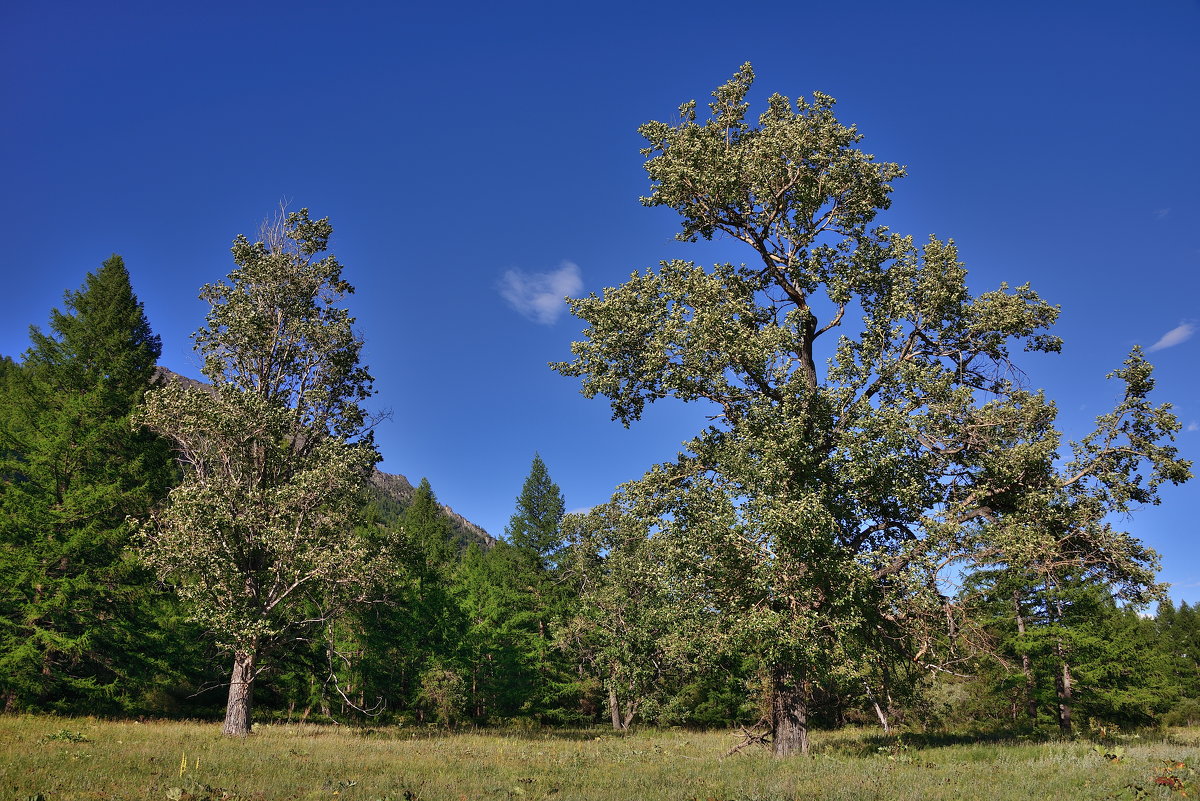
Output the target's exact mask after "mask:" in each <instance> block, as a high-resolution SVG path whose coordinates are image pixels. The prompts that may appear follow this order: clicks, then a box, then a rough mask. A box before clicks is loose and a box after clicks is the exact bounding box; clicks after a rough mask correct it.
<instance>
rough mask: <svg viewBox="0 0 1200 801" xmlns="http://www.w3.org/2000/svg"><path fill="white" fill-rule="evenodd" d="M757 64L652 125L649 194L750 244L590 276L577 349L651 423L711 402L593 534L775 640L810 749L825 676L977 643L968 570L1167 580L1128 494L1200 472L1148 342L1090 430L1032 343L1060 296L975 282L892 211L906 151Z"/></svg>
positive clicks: (710, 630)
mask: <svg viewBox="0 0 1200 801" xmlns="http://www.w3.org/2000/svg"><path fill="white" fill-rule="evenodd" d="M753 79H754V74H753V71H752V70H751V68H750V65H749V64H746V65H744V66H743V67H742V68H741V69H740V70H739V71H738V72H737V73H736V74H735V75H734V76H733V78H732V79H731V80H730V81H729V82H728V83H726V84H724V85H723V86H720V87H718V88H717V90H716V91H714V92H713V98H714V99H713V102H712V103H710V104H709V108H710V111H711V113H710V115H709V117H708V119H707V120H704V121H703V122H699V121H698V119H697V111H696V103H695V102H694V101H692V102H689V103H685V104H684V105H683V106H681V107H680V109H679V117H678V121H677V122H674V123H664V122H649V123H646V124H645V125H643V126H642V127H641V129H640V133H641V134H642V136H643V137H644V138H645V139H646V141H647V147H646V148H645V149H644V150H643V151H642V152H643V155H645V156H647V157H649V158H648V160H647V161H646V163H645V167H646V171H647V173H648V175H649V178H650V181H651V191H650V194H649V195H648V196H646V197H644V198H643V203H644V204H646V205H648V206H664V207H667V208H670V209H673V210H675V211H676V212H678V214H679V216H680V218H681V226H682V227H681V230H680V232H679V233H678V234H677V235H676V236H677V238H678V239H680V240H682V241H687V242H694V241H696V240H697V239H700V238H704V239H711V238H712V237H713V236H715V235H721V236H724V237H727V238H729V239H731V240H733V241H736V242H741V243H743V244H744V245H745V246H746V251H745V252H746V254H747V257H748V261H747V262H746V263H742V264H731V263H727V264H716V265H714V266H712V267H711V268H706V267H703V266H701V265H697V264H696V263H693V262H688V261H671V262H663V263H662V264H661V265H659V267H658V268H655V269H647V270H645V271H643V272H640V273H634V274H633V275H632V276H631V277H630V278H629V280H628V281H627V282H626V283H624V284H622V285H621V286H619V287H615V288H609V289H606V290H605V291H604V292H603V295H602V296H596V295H591V296H589V297H585V298H578V299H574V300H572V301H571V309H572V312H573V313H574V314H575V315H576V316H578V317H579V318H580V319H581V320H583V321H584V322H585V323H586V324H587V328H586V330H585V331H584V337H585V338H584V339H583V340H581V341H578V342H575V343H574V344H573V345H572V352H573V354H574V359H573V360H572V361H570V362H564V363H560V364H557V365H555V369H557V370H558V371H559V372H560V373H562V374H564V375H567V376H573V377H578V378H580V379H581V382H582V391H583V394H584V395H586V396H587V397H594V396H597V395H599V396H603V397H604V398H606V399H607V400H608V402H609V404H610V406H611V409H612V413H613V417H614V419H616V420H619V421H620V422H621V423H623V424H624V425H626V426H628V425H630V424H632V423H634V422H636V421H638V420H639V419H640V418H641V417H642V414H643V411H644V409H645V407H646V406H647V405H648V404H652V403H654V402H656V401H658V400H661V399H664V398H674V399H677V400H680V401H683V402H685V403H697V404H701V405H703V406H704V407H705V408H706V409H707V410H708V411H709V412H710V414H709V416H708V419H709V420H711V421H712V422H711V423H710V424H709V425H707V426H705V427H704V428H703V429H702V430H701V431H699V432H698V433H697V434H696V436H695V437H694V438H693V439H691V440H690V441H689V442H687V443H686V448H685V451H684V452H683V453H681V454H679V456H678V458H677V459H676V460H674V461H670V462H667V463H664V464H660V465H656V466H653V467H651V468H650V469H649V470H648V472H647V473H646V474H645V475H644V477H642V478H641V479H639V480H637V481H633V482H630V483H628V484H626V485H624V486H622V487H621V488H620V490H619V491H618V493H617V495H616V496H615V497H614V499H613V502H612V504H611V506H610V507H609V508H608V509H606V510H603V511H602V512H600V513H598V514H597V515H596V521H595V523H596V525H597V526H600V527H605V526H607V527H608V528H609V531H608V532H607V533H606V534H605V535H603V537H602V539H601V545H600V547H598V548H595V549H594V550H595V553H596V555H597V561H599V562H604V561H609V560H614V559H619V560H623V561H628V562H629V563H630V564H629V566H628V567H622V568H621V569H622V570H626V571H628V575H627V576H621V575H619V574H618V573H616V572H614V571H607V572H605V571H603V570H602V571H601V574H602V575H605V576H607V577H608V578H609V579H612V578H613V577H614V576H616V578H615V586H614V588H613V589H614V592H615V593H617V594H620V593H622V592H625V593H627V594H628V592H629V590H630V588H631V587H632V586H633V585H632V582H636V583H637V584H639V585H641V584H648V585H653V587H652V588H649V589H645V588H643V587H641V586H638V587H637V592H638V593H646V594H648V595H649V596H650V597H651V598H652V603H651V604H650V605H647V604H646V603H645V602H644V601H642V600H640V599H638V598H633V597H630V598H628V607H627V608H632V609H636V610H638V611H639V612H641V611H643V610H646V609H648V608H649V606H653V607H656V608H655V609H654V611H653V614H654V615H655V616H657V617H663V616H664V615H665V617H667V618H668V619H666V620H660V621H658V623H657V625H660V626H661V627H662V628H663V629H664V630H666V631H669V632H671V633H672V635H673V636H675V637H676V638H677V639H682V642H680V643H679V644H678V646H682V648H683V650H684V651H685V652H686V653H687V654H688V656H689V658H690V659H691V660H695V659H698V658H700V657H702V656H707V655H711V654H713V653H714V652H715V653H718V654H721V653H723V654H726V655H730V656H732V655H737V654H747V655H750V656H752V657H753V658H754V659H755V660H756V661H757V663H758V665H759V670H760V671H761V673H762V678H763V681H764V685H765V687H766V698H767V700H768V702H769V709H768V710H767V713H766V715H765V723H766V724H767V726H768V728H769V730H770V734H771V738H772V743H773V747H774V750H775V753H776V754H777V755H778V756H786V755H788V754H791V753H794V752H797V751H800V752H803V751H805V750H807V736H808V720H809V716H810V714H811V712H812V707H813V705H814V704H815V703H818V702H819V700H820V697H821V696H822V695H824V694H829V693H832V692H835V691H836V690H837V688H839V687H842V686H862V687H863V688H864V691H866V692H868V693H869V694H872V695H874V696H876V697H878V696H879V695H882V694H886V693H888V692H889V691H890V687H887V686H884V681H885V680H886V677H884V676H882V675H880V674H879V672H878V669H877V668H878V665H880V663H881V662H882V661H886V660H888V659H894V658H895V659H908V660H910V661H912V662H916V663H918V664H921V665H923V666H926V667H928V668H929V669H931V670H944V669H947V668H948V666H950V665H952V664H954V663H958V662H961V661H962V660H964V659H966V658H969V657H970V649H971V648H972V647H973V646H974V645H975V644H976V643H975V642H972V641H971V640H969V639H965V638H963V637H959V636H956V631H957V630H958V629H959V628H961V627H962V623H961V622H956V618H961V617H962V616H963V608H962V606H961V604H955V603H953V602H952V601H951V599H949V598H947V597H946V596H945V595H944V594H943V592H942V589H941V588H944V587H946V586H950V585H951V584H952V583H953V581H954V579H955V578H956V577H957V576H959V575H961V574H963V573H966V574H970V573H971V572H973V571H975V570H980V569H990V568H993V567H994V566H997V565H1003V566H1005V567H1007V568H1009V569H1013V570H1031V571H1035V572H1041V573H1043V574H1045V575H1047V576H1058V575H1060V574H1061V573H1063V572H1064V571H1071V570H1075V571H1081V572H1083V573H1085V574H1086V576H1087V577H1088V578H1089V579H1096V580H1101V581H1104V582H1107V583H1109V584H1111V585H1112V586H1113V587H1114V588H1116V590H1117V591H1118V592H1120V593H1121V594H1122V596H1123V597H1125V598H1127V599H1130V600H1133V601H1144V600H1146V599H1148V598H1151V597H1154V594H1155V591H1156V587H1155V585H1154V573H1155V569H1156V566H1157V563H1156V556H1155V554H1154V553H1153V552H1151V551H1149V550H1148V549H1147V548H1145V547H1144V546H1143V545H1142V544H1141V543H1139V542H1137V540H1136V539H1134V538H1133V537H1131V536H1129V535H1128V534H1126V533H1124V532H1121V531H1117V530H1114V529H1113V528H1112V526H1111V525H1110V522H1109V521H1110V519H1111V518H1110V515H1112V514H1114V513H1125V512H1128V511H1129V510H1130V509H1131V508H1132V506H1134V505H1137V504H1145V503H1155V502H1157V499H1158V495H1157V489H1158V487H1159V486H1160V485H1161V484H1162V483H1163V482H1175V483H1178V482H1181V481H1184V480H1186V479H1187V478H1188V477H1190V472H1189V464H1188V463H1187V462H1186V461H1184V460H1182V459H1180V458H1179V457H1178V454H1177V452H1176V449H1175V448H1174V446H1173V445H1172V444H1171V443H1172V440H1173V435H1174V434H1175V432H1177V431H1178V430H1179V423H1178V421H1177V420H1176V419H1175V417H1174V415H1173V414H1172V413H1171V412H1170V410H1169V407H1167V406H1162V407H1155V406H1153V405H1151V404H1150V402H1149V400H1148V397H1149V394H1150V392H1151V391H1152V389H1153V386H1154V383H1153V379H1152V377H1151V368H1150V366H1149V364H1148V363H1147V362H1146V361H1145V359H1144V358H1143V357H1142V354H1141V352H1140V350H1138V349H1135V350H1134V352H1133V353H1132V354H1131V355H1130V356H1129V359H1128V360H1127V361H1126V363H1125V366H1124V368H1123V369H1120V370H1117V371H1115V372H1114V374H1113V376H1112V377H1113V378H1115V379H1117V380H1119V381H1120V382H1122V384H1123V387H1122V388H1121V389H1120V390H1118V392H1119V393H1120V396H1121V400H1120V402H1119V403H1118V405H1117V406H1116V407H1115V408H1114V410H1113V411H1112V412H1111V413H1109V414H1105V415H1102V416H1100V417H1099V418H1098V419H1097V421H1096V429H1095V431H1094V432H1093V433H1091V434H1089V435H1088V436H1086V437H1084V438H1083V439H1082V440H1080V441H1079V442H1077V443H1070V444H1069V445H1068V444H1067V443H1064V442H1063V441H1062V437H1061V434H1060V432H1059V431H1057V430H1056V429H1055V427H1054V422H1055V417H1056V413H1057V412H1056V409H1055V407H1054V404H1053V403H1052V402H1050V401H1049V400H1047V399H1046V398H1045V396H1044V395H1043V394H1042V393H1040V392H1033V391H1030V390H1029V389H1028V388H1027V387H1026V386H1025V385H1024V384H1023V382H1022V381H1021V380H1020V379H1019V378H1018V377H1019V376H1020V375H1021V369H1020V367H1019V365H1018V362H1017V356H1016V354H1018V353H1020V352H1021V351H1024V352H1033V353H1055V352H1057V351H1058V350H1059V348H1060V342H1059V339H1058V338H1057V337H1056V336H1054V335H1052V334H1051V333H1049V328H1050V326H1051V325H1052V324H1053V322H1054V321H1055V319H1056V318H1057V316H1058V308H1057V307H1055V306H1052V305H1050V304H1049V303H1047V302H1046V301H1044V300H1043V299H1042V298H1040V297H1039V296H1038V295H1037V293H1036V292H1034V291H1033V290H1032V289H1031V288H1030V287H1028V286H1022V287H1009V286H1008V285H1006V284H1001V285H1000V286H999V287H998V288H996V289H995V290H992V291H989V292H984V293H981V294H978V295H975V294H972V293H971V291H970V290H969V289H968V286H967V281H966V275H967V271H966V269H965V267H964V266H963V265H962V264H961V263H960V262H959V258H958V252H957V249H956V248H955V246H954V243H953V242H952V241H941V240H938V239H937V238H934V237H930V238H929V240H928V241H927V242H926V244H924V245H923V246H917V245H916V244H915V243H914V241H913V239H912V238H911V237H905V236H901V235H899V234H896V233H893V232H891V231H889V230H888V229H887V228H886V227H883V226H881V225H878V224H877V222H876V216H877V214H879V213H880V212H883V211H884V210H886V209H887V208H888V207H889V206H890V203H891V194H892V189H893V187H892V184H893V182H894V181H896V180H897V179H899V178H900V177H902V176H903V174H904V170H903V168H901V167H900V166H899V165H897V164H894V163H888V162H880V161H877V160H876V159H875V158H874V156H872V155H869V154H867V153H865V152H863V151H862V150H861V149H859V143H860V141H861V139H862V135H861V134H860V133H859V132H858V131H857V130H856V129H855V128H854V127H852V126H847V125H844V124H842V123H841V122H840V121H839V120H838V119H837V118H836V117H835V115H834V100H833V98H831V97H828V96H826V95H822V94H819V93H818V94H815V95H813V97H812V99H811V100H809V99H805V98H800V99H798V100H796V101H795V102H792V101H791V100H790V99H788V98H786V97H784V96H782V95H778V94H776V95H772V96H771V97H770V98H769V99H768V101H767V105H766V109H765V110H764V111H763V113H762V114H761V115H760V116H759V117H758V119H757V121H756V122H752V121H751V120H749V119H747V112H748V110H749V103H748V102H747V101H746V97H747V94H748V92H749V90H750V86H751V84H752V82H753ZM1060 451H1065V453H1063V454H1062V455H1061V456H1060ZM1057 602H1058V599H1055V600H1053V601H1048V603H1051V605H1053V604H1055V603H1057ZM618 603H619V602H618ZM614 611H615V614H616V615H617V617H620V616H621V615H622V614H623V613H622V610H621V608H619V607H618V608H616V609H615V610H606V612H605V616H606V617H607V618H610V619H611V618H612V616H613V614H614ZM1061 617H1062V616H1061V615H1057V616H1056V617H1055V620H1056V621H1057V620H1059V619H1060V618H1061ZM947 624H949V625H947ZM634 628H635V629H636V628H638V626H636V625H635V626H634ZM662 644H663V643H662V641H661V640H660V641H659V642H658V645H659V646H662ZM678 646H677V647H678ZM1056 647H1058V646H1056ZM1063 649H1067V650H1070V649H1069V647H1068V646H1067V645H1066V644H1065V643H1064V645H1063V646H1062V647H1061V648H1060V650H1063ZM1070 684H1071V682H1070V679H1069V677H1064V687H1065V689H1064V697H1065V698H1067V699H1068V700H1069V697H1070ZM1065 728H1067V729H1069V728H1070V725H1069V719H1068V720H1067V725H1066V726H1065Z"/></svg>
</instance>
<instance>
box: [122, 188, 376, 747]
mask: <svg viewBox="0 0 1200 801" xmlns="http://www.w3.org/2000/svg"><path fill="white" fill-rule="evenodd" d="M331 233H332V227H331V226H330V224H329V221H328V219H320V220H313V219H310V217H309V215H308V211H307V209H302V210H300V211H299V212H293V213H290V214H286V215H284V214H283V213H281V214H280V216H279V218H277V220H276V221H275V223H274V224H273V225H267V226H264V230H263V232H262V236H261V238H260V240H259V241H257V242H251V241H250V240H248V239H247V238H246V237H244V236H238V238H237V239H236V240H234V244H233V260H234V262H235V263H236V265H237V267H236V268H235V269H234V270H233V272H231V273H230V274H229V277H228V282H224V281H222V282H218V283H215V284H208V285H206V286H205V287H204V288H203V289H202V290H201V294H200V297H201V298H202V299H204V300H206V301H208V302H209V303H210V304H211V305H212V308H211V310H210V311H209V313H208V317H207V323H206V325H205V326H203V327H202V328H200V330H198V331H197V332H196V334H195V335H194V339H195V343H196V349H197V350H198V351H199V352H200V354H201V355H202V356H203V359H204V367H203V371H204V375H205V376H206V377H207V378H208V380H209V381H210V382H211V384H212V390H211V391H197V390H194V389H188V388H185V387H183V386H182V385H181V384H180V383H179V382H173V383H171V384H170V385H168V386H166V387H163V388H161V389H158V390H155V391H153V392H151V393H149V394H148V395H147V398H146V406H145V410H144V411H143V412H142V414H141V418H140V419H141V421H142V422H143V423H144V424H145V425H146V426H148V427H149V428H150V429H152V430H154V431H156V432H158V433H160V434H161V435H163V436H164V437H166V438H168V439H169V440H170V441H171V442H172V443H174V446H175V450H176V453H177V455H178V458H179V459H180V461H181V462H182V463H183V465H184V471H185V475H184V479H183V482H182V484H181V485H180V486H178V487H177V488H175V489H174V490H173V491H172V492H171V495H170V499H169V503H168V504H167V505H166V507H165V508H163V509H162V510H161V511H160V512H159V513H158V514H157V515H156V516H155V517H154V518H153V519H152V520H151V521H149V523H148V525H146V527H145V533H146V543H145V548H144V554H145V559H146V561H147V562H148V563H149V564H151V565H152V566H153V567H154V568H156V570H157V571H158V573H159V575H160V576H161V577H162V578H163V579H164V580H165V581H168V582H170V583H171V584H173V585H174V586H175V587H176V589H177V591H178V592H179V594H180V596H181V597H182V598H183V599H184V600H185V601H186V602H187V604H188V605H189V607H190V608H191V610H192V612H193V615H194V617H195V619H196V620H197V621H199V622H201V623H202V624H203V625H205V626H206V627H208V629H209V630H210V631H212V632H213V634H214V635H215V636H216V638H217V640H218V642H219V643H220V644H221V645H222V646H223V647H224V648H226V649H228V650H229V651H230V652H232V655H233V668H232V672H231V678H230V685H229V698H228V705H227V709H226V716H225V724H224V732H225V733H226V734H233V735H242V734H246V733H248V732H249V731H250V723H251V719H250V712H251V702H252V697H253V696H252V691H253V686H254V679H255V677H256V676H257V675H258V673H259V672H260V670H261V669H262V667H263V663H261V662H260V656H261V655H262V654H263V653H264V650H265V649H267V648H268V647H269V646H271V645H272V644H273V643H277V642H279V641H280V640H283V639H287V638H294V637H301V636H305V634H306V629H307V627H309V626H311V625H313V624H314V623H317V622H323V621H326V620H328V619H329V618H330V617H331V616H333V615H335V614H337V613H338V612H339V611H340V610H341V609H342V608H344V605H345V604H346V603H347V602H348V601H350V600H353V599H355V598H358V597H361V596H362V595H363V594H364V593H365V592H366V591H367V589H368V588H369V587H370V586H371V584H372V582H373V580H374V575H373V568H372V565H371V560H370V558H369V554H368V549H367V548H366V546H365V544H364V543H363V541H362V539H361V538H360V537H359V536H358V535H357V534H356V533H355V529H354V526H353V525H352V524H353V521H354V518H355V517H356V515H357V514H358V510H359V508H360V504H361V490H362V487H363V484H364V482H365V480H366V478H367V476H368V473H369V471H370V469H371V467H372V465H374V464H375V462H376V461H378V458H379V457H378V454H377V453H376V450H375V447H374V444H373V440H372V437H371V434H370V431H369V420H368V418H367V415H366V413H365V412H364V411H363V408H362V406H361V404H362V402H363V401H364V400H365V399H366V398H367V397H369V396H370V394H371V383H372V379H371V376H370V375H369V374H368V373H367V371H366V369H365V368H364V367H363V366H362V365H361V364H360V363H359V351H360V349H361V346H362V341H361V339H360V338H359V337H358V335H357V334H355V332H354V329H353V323H354V320H353V318H351V317H350V316H349V314H348V313H347V311H346V310H345V309H344V308H342V307H341V306H339V305H338V304H339V303H340V302H341V300H342V298H343V297H344V296H345V295H347V294H348V293H350V292H352V291H353V288H352V287H351V286H350V284H349V283H347V282H346V281H345V280H344V279H343V278H342V266H341V264H339V263H338V261H337V260H336V259H335V258H334V257H332V256H325V257H323V258H318V255H319V254H321V253H322V252H324V251H325V250H326V248H327V245H328V241H329V236H330V234H331Z"/></svg>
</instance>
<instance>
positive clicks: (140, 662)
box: [0, 256, 190, 712]
mask: <svg viewBox="0 0 1200 801" xmlns="http://www.w3.org/2000/svg"><path fill="white" fill-rule="evenodd" d="M30 338H31V340H32V345H31V347H30V348H29V350H28V351H26V353H25V355H24V357H23V359H22V361H21V362H20V363H19V364H18V363H16V362H14V361H12V360H11V359H8V358H5V359H4V362H3V366H2V369H0V482H2V483H0V694H3V697H4V707H5V709H7V710H19V709H57V710H76V711H95V712H117V711H135V710H138V709H140V708H144V706H145V704H146V702H147V696H148V695H150V694H152V693H153V692H154V690H155V687H156V686H158V685H162V684H166V683H170V682H172V681H174V680H176V679H178V677H179V675H178V674H179V673H180V672H181V671H182V670H184V669H185V668H186V667H187V665H185V664H183V662H184V661H185V660H181V659H178V658H176V657H185V656H186V655H187V653H188V650H189V649H187V648H186V647H180V644H181V642H182V639H183V637H181V636H179V635H180V634H182V632H181V631H180V629H179V626H178V621H175V620H174V613H173V611H172V609H171V604H170V601H169V600H168V599H167V598H166V597H164V596H163V595H162V593H161V592H159V591H158V589H157V587H156V586H155V582H154V580H153V576H152V575H151V574H150V573H149V572H148V571H147V570H146V569H145V568H144V567H142V566H141V565H140V564H139V563H138V562H137V560H135V559H134V558H133V556H132V554H131V553H130V551H129V549H128V546H129V543H130V538H131V535H132V533H133V532H132V527H131V525H130V524H129V522H128V518H129V516H142V515H144V514H145V513H146V511H147V510H148V509H149V508H151V506H152V505H153V504H155V503H156V502H158V501H159V500H160V499H161V498H162V497H163V496H164V495H165V493H166V492H167V490H168V489H169V487H170V486H171V485H172V484H173V483H174V481H175V479H176V475H177V472H176V470H175V468H174V465H173V462H172V461H171V458H170V452H169V450H168V448H167V447H166V443H164V442H163V441H162V440H160V439H158V438H157V437H155V436H153V435H152V434H150V433H149V432H146V431H144V430H135V429H134V428H133V426H132V425H131V424H130V416H131V414H132V412H133V410H134V409H135V407H136V406H137V405H138V404H139V403H141V400H142V396H143V395H144V394H145V393H146V391H147V389H149V388H150V387H152V386H153V385H154V384H155V363H156V360H157V358H158V355H159V352H160V345H159V340H158V337H157V336H155V335H154V334H153V333H152V332H151V330H150V326H149V323H148V322H147V320H146V317H145V315H144V314H143V311H142V304H141V303H140V302H139V301H138V299H137V297H136V296H135V295H134V294H133V290H132V288H131V287H130V283H129V273H128V271H127V270H126V269H125V265H124V263H123V261H122V260H121V258H120V257H119V256H113V257H112V258H110V259H108V260H107V261H105V262H104V264H103V266H102V267H101V268H100V269H99V270H97V271H96V272H94V273H89V274H88V276H87V279H86V281H85V282H84V285H83V286H82V287H81V288H80V289H79V290H77V291H73V292H67V293H66V297H65V310H63V311H59V310H58V309H54V310H53V311H51V313H50V327H49V333H43V332H42V331H41V330H40V329H38V328H36V327H34V328H32V329H31V332H30ZM188 635H190V632H188V633H187V634H185V635H184V636H188Z"/></svg>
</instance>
